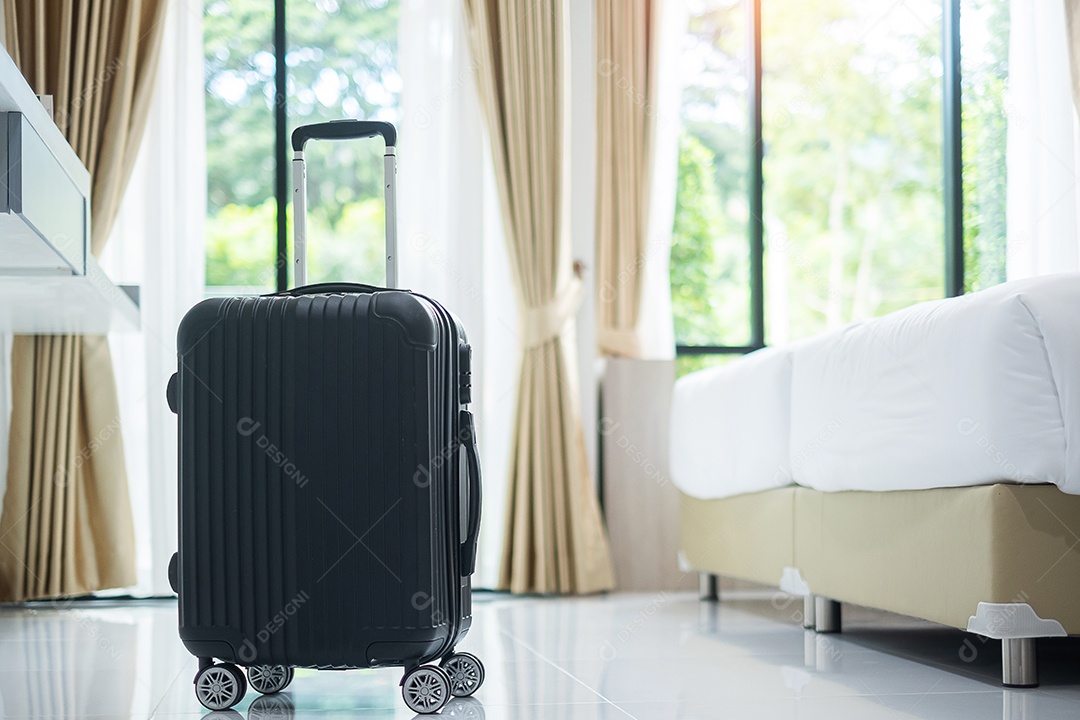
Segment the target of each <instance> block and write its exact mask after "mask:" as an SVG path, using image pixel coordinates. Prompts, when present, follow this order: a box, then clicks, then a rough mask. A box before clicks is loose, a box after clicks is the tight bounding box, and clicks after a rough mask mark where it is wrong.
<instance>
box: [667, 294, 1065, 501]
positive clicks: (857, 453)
mask: <svg viewBox="0 0 1080 720" xmlns="http://www.w3.org/2000/svg"><path fill="white" fill-rule="evenodd" d="M671 477H672V480H673V481H674V483H675V485H676V486H677V487H678V488H679V489H680V490H682V491H683V492H685V493H687V494H688V495H692V496H694V497H698V498H703V499H709V498H722V497H727V496H731V495H738V494H741V493H747V492H754V491H758V490H766V489H770V488H774V487H779V486H782V485H786V484H789V483H790V482H792V481H794V482H795V483H798V484H800V485H805V486H807V487H812V488H816V489H818V490H910V489H923V488H932V487H957V486H969V485H984V484H990V483H995V482H1001V481H1013V482H1038V483H1053V484H1055V485H1058V486H1059V487H1060V488H1061V489H1062V490H1064V491H1065V492H1069V493H1073V494H1080V273H1066V274H1060V275H1051V276H1045V277H1041V278H1032V279H1029V280H1020V281H1015V282H1010V283H1006V284H1004V285H999V286H997V287H994V288H990V289H989V290H985V291H982V292H979V293H974V294H972V295H967V296H964V297H961V298H955V299H950V300H941V301H936V302H930V303H923V304H920V305H916V306H913V307H910V308H907V309H905V310H901V311H899V312H896V313H893V314H891V315H888V316H886V317H883V318H878V319H876V320H870V321H866V322H863V323H859V324H856V325H851V326H848V327H846V328H843V329H841V330H839V331H836V332H832V333H829V334H826V335H822V336H820V337H817V338H812V339H810V340H806V341H802V342H800V343H797V344H795V345H792V346H789V347H787V348H770V349H767V350H762V351H758V352H756V353H752V354H750V355H747V356H746V357H745V358H742V359H740V360H737V361H734V362H732V363H731V364H730V365H727V366H725V367H722V368H718V369H713V370H705V371H702V372H698V373H693V374H691V375H688V376H686V377H684V378H682V379H680V380H679V381H678V382H677V383H676V385H675V394H674V399H673V405H672V414H671Z"/></svg>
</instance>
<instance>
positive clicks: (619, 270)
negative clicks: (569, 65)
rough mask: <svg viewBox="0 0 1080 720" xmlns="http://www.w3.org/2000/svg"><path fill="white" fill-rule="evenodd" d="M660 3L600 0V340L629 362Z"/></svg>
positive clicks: (637, 349)
mask: <svg viewBox="0 0 1080 720" xmlns="http://www.w3.org/2000/svg"><path fill="white" fill-rule="evenodd" d="M658 4H659V3H658V2H657V0H597V1H596V71H597V75H596V148H597V163H596V268H597V273H596V274H597V303H596V306H597V313H598V321H599V327H598V330H597V341H598V343H599V345H600V351H601V352H602V353H604V354H607V355H618V356H622V357H630V358H638V357H641V356H642V347H641V345H642V343H641V334H640V328H639V321H640V319H641V302H642V295H643V293H642V287H643V284H644V272H643V269H644V264H645V260H646V250H647V248H646V245H647V242H648V237H647V234H648V229H649V208H650V204H651V203H650V191H651V161H652V157H653V152H652V143H653V140H654V135H655V133H654V120H655V107H656V105H655V83H654V82H653V78H652V73H651V65H652V64H654V63H655V55H656V43H655V41H654V39H653V30H654V28H655V23H656V18H655V17H654V15H655V11H656V7H657V5H658Z"/></svg>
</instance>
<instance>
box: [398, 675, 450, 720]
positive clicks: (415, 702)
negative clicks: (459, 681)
mask: <svg viewBox="0 0 1080 720" xmlns="http://www.w3.org/2000/svg"><path fill="white" fill-rule="evenodd" d="M401 696H402V697H403V698H405V704H406V705H408V706H409V709H410V710H412V711H413V712H415V713H424V714H426V713H433V712H439V710H441V709H442V707H443V705H446V703H447V702H449V701H450V676H449V675H447V674H446V671H445V670H443V669H442V668H441V667H438V666H437V665H421V666H420V667H418V668H416V669H414V670H411V671H410V672H408V673H406V674H405V678H404V679H403V680H402V682H401Z"/></svg>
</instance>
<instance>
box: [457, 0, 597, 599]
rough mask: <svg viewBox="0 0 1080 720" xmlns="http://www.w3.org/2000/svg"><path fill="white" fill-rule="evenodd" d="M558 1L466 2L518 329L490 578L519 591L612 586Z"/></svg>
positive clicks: (560, 2) (562, 13) (563, 34)
mask: <svg viewBox="0 0 1080 720" xmlns="http://www.w3.org/2000/svg"><path fill="white" fill-rule="evenodd" d="M564 2H565V0H465V7H466V11H467V13H466V14H467V21H468V26H469V42H470V47H471V50H472V53H473V64H474V67H475V68H476V74H477V81H478V84H479V89H480V98H481V102H482V104H483V107H484V114H485V119H486V122H487V129H488V136H489V139H490V142H491V150H492V156H493V158H494V162H495V175H496V178H497V181H498V186H499V196H500V204H501V207H502V211H503V224H504V230H505V234H506V241H507V245H508V251H509V252H508V255H509V257H510V265H511V269H512V274H513V282H514V285H515V288H516V290H517V295H518V298H517V300H518V306H519V309H520V315H521V328H522V334H523V336H522V338H521V345H522V351H523V352H522V355H523V363H522V366H521V373H520V377H519V386H518V388H519V389H518V398H517V411H516V419H515V428H514V438H513V450H512V452H511V458H512V462H511V469H510V484H509V492H508V498H509V501H508V504H507V507H508V512H507V526H506V534H505V538H506V540H505V544H504V548H503V557H502V565H501V570H500V579H499V584H500V586H501V587H503V588H505V589H509V590H511V591H512V592H519V593H523V592H541V593H588V592H596V591H599V590H606V589H609V588H611V587H612V586H613V577H612V570H611V557H610V550H609V548H608V542H607V536H606V534H605V532H604V527H603V522H602V520H601V517H600V510H599V503H598V502H597V498H596V493H595V490H594V487H595V486H594V482H593V478H592V475H591V473H590V471H589V466H588V461H587V459H586V454H585V442H584V440H585V438H584V431H583V428H582V424H581V417H580V411H579V390H578V378H577V376H576V373H575V370H574V359H573V358H575V356H576V353H575V352H574V346H573V339H574V317H575V315H576V312H577V309H578V306H579V304H580V301H581V283H580V281H579V280H578V279H577V278H576V277H575V275H574V272H573V261H572V258H571V256H570V238H569V232H568V224H567V221H568V217H567V214H568V211H569V202H568V192H569V189H570V188H569V183H568V166H569V163H568V153H567V150H568V148H567V144H566V140H565V137H566V125H567V110H568V98H567V95H568V92H569V83H568V82H567V76H566V72H567V37H566V34H567V27H566V7H565V5H564Z"/></svg>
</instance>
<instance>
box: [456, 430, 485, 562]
mask: <svg viewBox="0 0 1080 720" xmlns="http://www.w3.org/2000/svg"><path fill="white" fill-rule="evenodd" d="M461 438H462V442H461V447H462V448H463V449H464V450H465V459H466V465H467V466H468V472H469V521H468V524H467V525H466V530H465V541H464V542H463V543H462V545H461V575H462V577H465V576H468V575H472V574H473V572H475V571H476V546H477V541H478V539H479V535H480V510H481V492H482V491H481V482H480V453H479V452H478V451H477V449H476V426H475V425H474V423H473V414H472V413H471V412H469V411H468V410H462V411H461Z"/></svg>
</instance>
